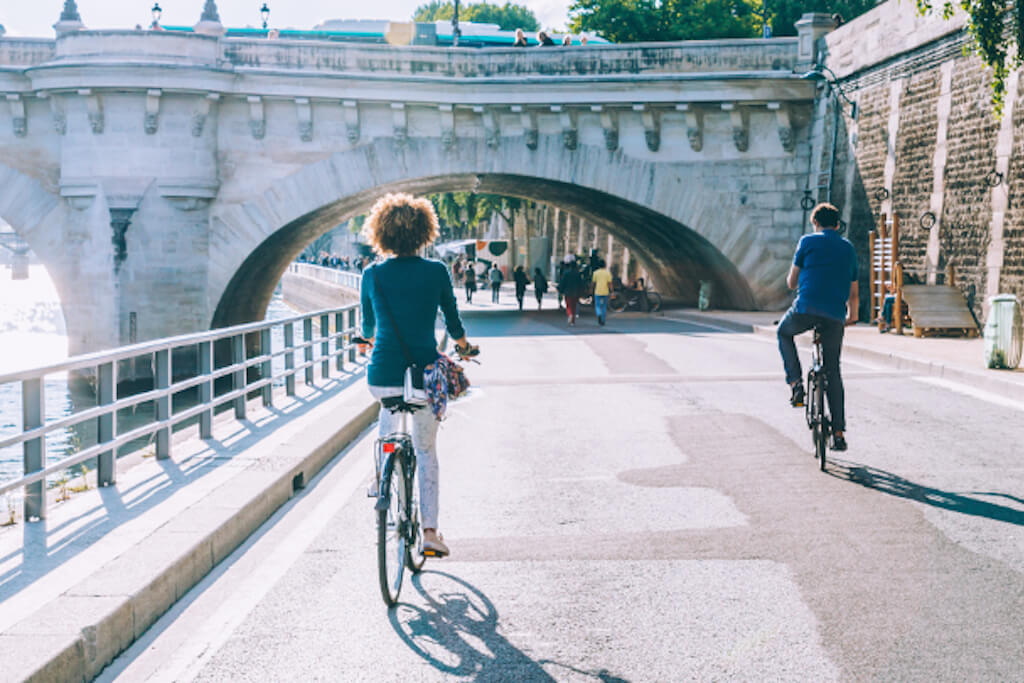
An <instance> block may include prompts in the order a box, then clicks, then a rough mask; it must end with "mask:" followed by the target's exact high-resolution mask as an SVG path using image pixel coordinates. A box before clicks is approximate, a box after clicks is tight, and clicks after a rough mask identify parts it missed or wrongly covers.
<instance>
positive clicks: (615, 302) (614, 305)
mask: <svg viewBox="0 0 1024 683" xmlns="http://www.w3.org/2000/svg"><path fill="white" fill-rule="evenodd" d="M628 304H629V300H628V299H626V297H624V296H622V294H619V293H618V292H614V293H613V294H612V295H611V296H610V297H608V308H609V309H611V310H612V311H614V312H615V313H622V312H623V311H624V310H626V306H627V305H628Z"/></svg>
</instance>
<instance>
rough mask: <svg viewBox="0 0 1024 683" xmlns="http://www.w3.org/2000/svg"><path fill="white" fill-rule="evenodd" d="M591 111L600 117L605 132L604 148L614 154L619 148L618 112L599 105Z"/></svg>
mask: <svg viewBox="0 0 1024 683" xmlns="http://www.w3.org/2000/svg"><path fill="white" fill-rule="evenodd" d="M590 111H592V112H594V113H595V114H599V115H600V117H601V129H602V130H603V131H604V146H605V147H606V148H607V149H608V151H609V152H614V151H615V150H617V149H618V148H619V114H618V112H616V111H615V110H612V109H606V108H605V107H602V106H601V105H599V104H596V105H594V106H592V107H591V108H590Z"/></svg>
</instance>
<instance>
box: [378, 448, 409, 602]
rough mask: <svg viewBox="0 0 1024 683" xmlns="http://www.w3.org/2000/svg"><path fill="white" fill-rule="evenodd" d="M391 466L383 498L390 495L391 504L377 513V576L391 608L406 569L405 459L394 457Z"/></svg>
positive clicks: (382, 592) (384, 481) (387, 469)
mask: <svg viewBox="0 0 1024 683" xmlns="http://www.w3.org/2000/svg"><path fill="white" fill-rule="evenodd" d="M391 465H392V466H391V467H390V468H388V467H385V470H384V475H383V479H384V480H383V481H382V482H381V495H385V492H387V495H388V496H389V499H388V505H387V507H386V508H384V509H383V510H377V574H378V577H379V579H380V594H381V597H383V598H384V604H386V605H387V606H388V607H392V606H394V605H395V604H396V603H397V602H398V594H399V593H401V592H402V575H403V572H404V570H405V553H406V548H405V546H406V541H405V525H406V519H405V511H406V509H407V507H406V499H405V480H404V473H403V471H402V460H401V458H399V457H397V454H395V455H393V456H392V459H391Z"/></svg>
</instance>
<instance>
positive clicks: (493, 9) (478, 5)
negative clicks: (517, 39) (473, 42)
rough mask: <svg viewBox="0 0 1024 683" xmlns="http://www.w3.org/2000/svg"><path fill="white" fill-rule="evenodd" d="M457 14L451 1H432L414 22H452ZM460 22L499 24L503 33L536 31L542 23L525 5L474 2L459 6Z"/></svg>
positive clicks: (418, 9) (424, 7)
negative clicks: (519, 29) (518, 29)
mask: <svg viewBox="0 0 1024 683" xmlns="http://www.w3.org/2000/svg"><path fill="white" fill-rule="evenodd" d="M454 14H455V4H454V3H453V2H452V1H451V0H445V1H444V2H442V1H441V0H431V1H430V2H428V3H426V4H423V5H420V6H419V7H417V8H416V11H415V12H413V15H412V19H413V21H450V20H451V19H452V17H453V16H454ZM459 21H473V22H477V23H480V24H497V25H498V26H500V27H501V30H503V31H514V30H515V29H517V28H521V29H523V30H524V31H536V30H537V29H539V28H540V23H539V22H538V21H537V17H536V16H535V15H534V13H533V12H532V11H531V10H530V9H528V8H527V7H524V6H523V5H516V4H513V3H511V2H506V3H505V4H504V5H499V4H493V5H492V4H490V3H488V2H474V3H470V4H460V5H459Z"/></svg>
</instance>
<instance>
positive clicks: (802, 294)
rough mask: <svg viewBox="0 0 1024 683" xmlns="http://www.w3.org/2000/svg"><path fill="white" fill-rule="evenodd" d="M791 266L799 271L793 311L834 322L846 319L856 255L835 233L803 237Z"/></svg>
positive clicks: (829, 231)
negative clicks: (819, 316)
mask: <svg viewBox="0 0 1024 683" xmlns="http://www.w3.org/2000/svg"><path fill="white" fill-rule="evenodd" d="M793 265H795V266H796V267H797V268H799V269H800V281H799V288H798V290H797V291H798V293H797V297H796V301H795V302H793V310H795V311H796V312H797V313H811V314H814V315H821V316H825V317H826V318H832V319H834V320H845V319H846V302H847V300H848V299H849V298H850V283H851V282H854V281H856V280H857V252H856V251H855V250H854V248H853V245H852V244H850V242H849V241H848V240H846V239H844V238H843V237H842V236H841V235H840V234H839V233H838V232H836V231H835V230H829V229H825V230H822V231H821V232H815V233H811V234H810V235H804V236H803V237H801V238H800V244H798V245H797V247H796V255H795V256H794V257H793Z"/></svg>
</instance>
